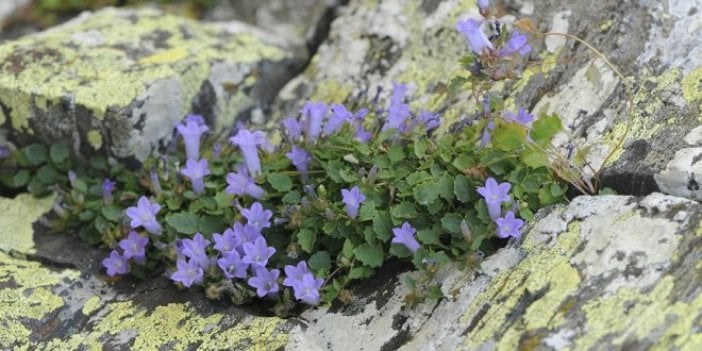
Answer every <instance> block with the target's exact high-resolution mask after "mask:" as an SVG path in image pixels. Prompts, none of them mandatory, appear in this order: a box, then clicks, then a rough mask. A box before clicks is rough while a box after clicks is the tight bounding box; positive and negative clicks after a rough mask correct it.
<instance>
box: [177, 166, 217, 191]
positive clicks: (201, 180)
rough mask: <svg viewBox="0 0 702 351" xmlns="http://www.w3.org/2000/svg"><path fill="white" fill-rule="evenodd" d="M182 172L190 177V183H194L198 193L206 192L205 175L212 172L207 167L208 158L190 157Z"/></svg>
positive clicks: (194, 188) (194, 189)
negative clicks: (196, 158) (197, 158)
mask: <svg viewBox="0 0 702 351" xmlns="http://www.w3.org/2000/svg"><path fill="white" fill-rule="evenodd" d="M180 173H181V174H182V175H184V176H186V177H188V178H190V183H192V185H193V191H194V192H195V193H196V194H201V193H203V192H205V176H207V175H209V174H210V169H209V167H207V159H204V158H203V159H200V160H197V161H196V160H194V159H192V158H191V159H188V161H186V162H185V168H183V169H181V170H180Z"/></svg>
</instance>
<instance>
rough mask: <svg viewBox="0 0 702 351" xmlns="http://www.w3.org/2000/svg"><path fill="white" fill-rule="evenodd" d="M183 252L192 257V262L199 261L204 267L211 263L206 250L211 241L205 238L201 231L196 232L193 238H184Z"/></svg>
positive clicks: (198, 263) (199, 264)
mask: <svg viewBox="0 0 702 351" xmlns="http://www.w3.org/2000/svg"><path fill="white" fill-rule="evenodd" d="M182 245H183V250H182V253H183V255H185V257H188V258H190V260H191V261H192V262H195V263H197V265H198V266H200V267H202V269H205V268H207V267H208V266H209V265H210V258H209V257H207V252H205V250H206V249H207V247H208V246H210V241H209V240H207V239H205V237H203V236H202V234H200V233H195V236H193V238H192V239H183V240H182Z"/></svg>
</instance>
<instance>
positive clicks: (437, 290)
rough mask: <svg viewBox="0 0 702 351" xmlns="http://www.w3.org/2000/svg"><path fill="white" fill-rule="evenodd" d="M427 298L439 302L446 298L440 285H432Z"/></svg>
mask: <svg viewBox="0 0 702 351" xmlns="http://www.w3.org/2000/svg"><path fill="white" fill-rule="evenodd" d="M427 297H428V298H430V299H433V300H439V299H443V298H444V293H443V292H442V291H441V287H440V286H439V285H438V284H432V285H431V286H430V287H429V290H428V291H427Z"/></svg>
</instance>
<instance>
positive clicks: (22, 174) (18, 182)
mask: <svg viewBox="0 0 702 351" xmlns="http://www.w3.org/2000/svg"><path fill="white" fill-rule="evenodd" d="M30 179H31V176H30V174H29V171H28V170H26V169H20V170H19V171H17V173H15V175H14V176H12V184H11V185H12V187H13V188H19V187H21V186H25V185H27V183H29V180H30Z"/></svg>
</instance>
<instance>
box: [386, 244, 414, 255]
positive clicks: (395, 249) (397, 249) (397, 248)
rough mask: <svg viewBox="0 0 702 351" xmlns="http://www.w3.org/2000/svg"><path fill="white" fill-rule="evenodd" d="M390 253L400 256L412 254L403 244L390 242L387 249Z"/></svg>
mask: <svg viewBox="0 0 702 351" xmlns="http://www.w3.org/2000/svg"><path fill="white" fill-rule="evenodd" d="M388 252H389V253H390V254H391V255H395V256H397V257H400V258H404V257H410V256H412V252H411V251H410V250H409V249H407V247H405V245H401V244H392V245H390V250H389V251H388Z"/></svg>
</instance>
